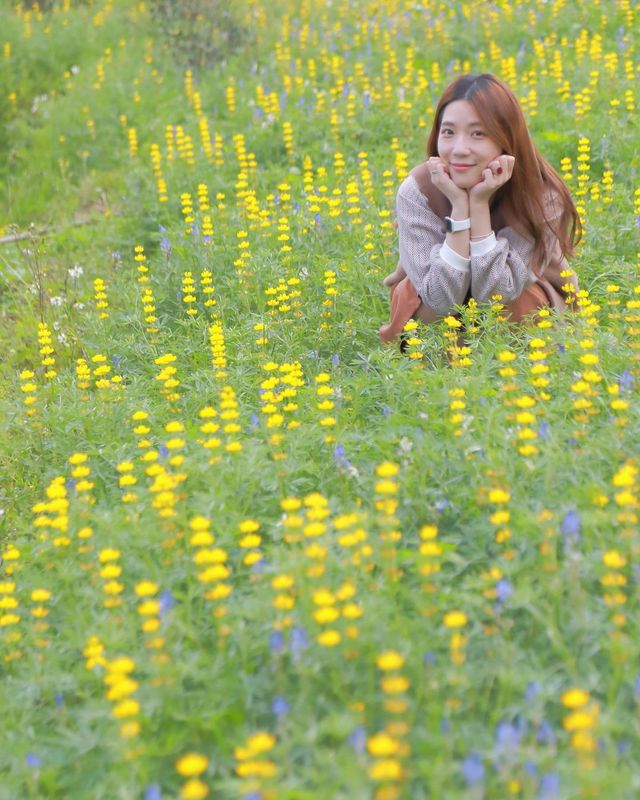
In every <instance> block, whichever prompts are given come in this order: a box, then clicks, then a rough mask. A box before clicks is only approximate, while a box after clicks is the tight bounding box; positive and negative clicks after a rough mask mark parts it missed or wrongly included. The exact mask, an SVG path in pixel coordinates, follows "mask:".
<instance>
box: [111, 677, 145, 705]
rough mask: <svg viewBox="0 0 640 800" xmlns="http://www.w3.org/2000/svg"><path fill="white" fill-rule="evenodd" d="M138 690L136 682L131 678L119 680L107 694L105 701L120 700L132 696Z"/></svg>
mask: <svg viewBox="0 0 640 800" xmlns="http://www.w3.org/2000/svg"><path fill="white" fill-rule="evenodd" d="M137 688H138V682H137V681H134V680H132V679H131V678H121V679H120V680H118V682H117V683H114V684H113V686H112V687H111V688H110V689H109V691H108V692H107V700H122V698H123V697H128V696H129V695H130V694H133V693H134V692H135V691H136V689H137Z"/></svg>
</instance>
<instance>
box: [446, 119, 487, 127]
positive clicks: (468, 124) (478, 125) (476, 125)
mask: <svg viewBox="0 0 640 800" xmlns="http://www.w3.org/2000/svg"><path fill="white" fill-rule="evenodd" d="M443 125H448V126H449V127H450V128H455V127H456V124H455V122H450V121H449V120H448V119H443V120H442V122H441V123H440V126H443ZM481 127H482V123H481V122H478V120H473V121H472V122H468V123H467V128H481Z"/></svg>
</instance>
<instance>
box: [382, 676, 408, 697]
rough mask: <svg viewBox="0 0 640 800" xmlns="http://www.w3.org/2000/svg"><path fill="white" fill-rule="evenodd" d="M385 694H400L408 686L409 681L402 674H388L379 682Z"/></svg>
mask: <svg viewBox="0 0 640 800" xmlns="http://www.w3.org/2000/svg"><path fill="white" fill-rule="evenodd" d="M380 686H381V687H382V691H383V692H384V693H385V694H401V693H402V692H406V691H407V689H408V688H409V681H408V680H407V679H406V678H405V677H403V676H402V675H390V676H388V677H387V678H383V679H382V681H381V682H380Z"/></svg>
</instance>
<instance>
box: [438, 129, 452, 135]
mask: <svg viewBox="0 0 640 800" xmlns="http://www.w3.org/2000/svg"><path fill="white" fill-rule="evenodd" d="M450 133H451V128H442V129H441V131H440V136H448V135H449V134H450Z"/></svg>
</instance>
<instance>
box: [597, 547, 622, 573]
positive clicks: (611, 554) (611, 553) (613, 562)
mask: <svg viewBox="0 0 640 800" xmlns="http://www.w3.org/2000/svg"><path fill="white" fill-rule="evenodd" d="M602 560H603V562H604V564H605V565H606V566H607V567H611V568H612V569H622V567H624V566H626V564H627V559H626V558H625V557H624V556H623V555H620V553H619V552H618V551H617V550H607V552H606V553H605V554H604V555H603V556H602Z"/></svg>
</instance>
